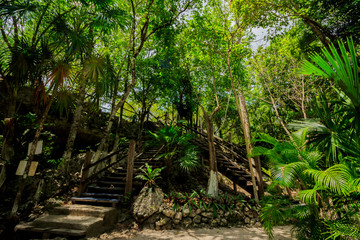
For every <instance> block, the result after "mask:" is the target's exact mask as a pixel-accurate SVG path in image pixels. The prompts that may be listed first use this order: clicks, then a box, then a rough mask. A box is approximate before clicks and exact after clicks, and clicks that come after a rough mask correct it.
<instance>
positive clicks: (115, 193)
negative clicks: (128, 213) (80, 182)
mask: <svg viewBox="0 0 360 240" xmlns="http://www.w3.org/2000/svg"><path fill="white" fill-rule="evenodd" d="M159 154H160V151H159V149H158V148H157V147H152V148H150V149H148V150H146V151H144V152H143V153H141V154H139V155H138V156H137V157H136V158H135V160H134V180H133V193H135V194H136V193H137V192H138V191H140V189H141V187H142V186H143V185H144V182H142V181H141V180H138V179H136V178H135V176H136V175H138V174H141V173H142V172H141V171H140V167H144V165H145V163H148V164H149V165H150V166H152V167H153V168H156V167H160V166H161V165H162V162H160V161H156V156H157V155H159ZM125 184H126V169H125V168H123V167H118V168H115V169H113V171H112V172H109V173H107V174H105V175H104V176H103V177H101V178H100V179H98V180H95V181H94V182H92V183H91V184H90V185H89V186H88V187H87V190H86V191H85V192H84V193H81V194H80V196H79V197H73V198H71V200H72V202H73V203H74V204H76V203H81V204H90V205H103V206H112V207H116V206H117V205H118V204H120V203H121V202H123V200H124V194H125Z"/></svg>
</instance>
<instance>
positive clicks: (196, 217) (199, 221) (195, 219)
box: [193, 215, 201, 223]
mask: <svg viewBox="0 0 360 240" xmlns="http://www.w3.org/2000/svg"><path fill="white" fill-rule="evenodd" d="M193 221H194V223H201V217H200V215H196V216H195V217H194V219H193Z"/></svg>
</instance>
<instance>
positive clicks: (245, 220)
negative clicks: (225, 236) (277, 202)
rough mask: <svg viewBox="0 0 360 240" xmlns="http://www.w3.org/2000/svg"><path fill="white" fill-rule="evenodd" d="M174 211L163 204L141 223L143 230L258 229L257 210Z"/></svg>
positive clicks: (200, 209) (202, 209) (241, 208)
mask: <svg viewBox="0 0 360 240" xmlns="http://www.w3.org/2000/svg"><path fill="white" fill-rule="evenodd" d="M179 209H180V210H178V211H174V210H173V209H172V208H171V207H170V206H169V205H168V204H167V203H163V204H162V205H161V207H160V209H159V211H158V212H157V213H155V214H154V215H152V216H151V217H149V218H148V219H147V220H146V221H144V223H143V227H144V228H150V229H156V230H165V229H182V228H214V227H230V226H257V227H260V226H261V223H260V216H259V214H258V209H256V210H254V209H250V208H248V207H244V206H236V207H234V208H232V209H231V210H230V211H224V210H222V209H217V210H216V211H214V209H213V208H210V209H208V210H206V209H205V208H196V209H192V210H191V211H190V209H189V208H188V207H185V208H184V207H180V208H179Z"/></svg>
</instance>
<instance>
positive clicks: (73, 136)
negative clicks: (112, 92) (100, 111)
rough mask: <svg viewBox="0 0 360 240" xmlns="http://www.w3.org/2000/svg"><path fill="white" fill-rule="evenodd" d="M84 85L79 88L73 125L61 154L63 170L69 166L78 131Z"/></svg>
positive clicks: (82, 106) (83, 97)
mask: <svg viewBox="0 0 360 240" xmlns="http://www.w3.org/2000/svg"><path fill="white" fill-rule="evenodd" d="M86 83H87V82H84V83H82V86H81V87H80V90H79V98H78V100H77V107H76V111H75V116H74V120H73V123H72V124H71V127H70V131H69V136H68V139H67V143H66V147H65V151H64V154H63V159H64V166H65V170H67V167H68V164H69V163H68V162H69V161H70V159H71V154H72V151H73V147H74V143H75V139H76V135H77V131H78V128H79V124H80V120H81V116H82V110H83V108H84V100H85V94H86V91H85V89H86Z"/></svg>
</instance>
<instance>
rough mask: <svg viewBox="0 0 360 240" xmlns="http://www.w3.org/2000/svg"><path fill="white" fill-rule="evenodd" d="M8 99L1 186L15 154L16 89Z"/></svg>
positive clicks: (0, 153) (0, 171) (2, 148)
mask: <svg viewBox="0 0 360 240" xmlns="http://www.w3.org/2000/svg"><path fill="white" fill-rule="evenodd" d="M8 91H9V101H8V103H9V104H8V111H7V117H6V118H5V119H4V122H5V130H4V133H3V139H2V141H3V142H2V146H1V152H0V156H1V160H2V161H5V164H4V165H3V166H2V167H1V168H0V169H1V170H0V188H1V187H2V186H3V184H4V183H5V181H6V165H7V164H8V163H10V161H11V158H12V157H13V156H14V143H13V141H14V124H15V118H14V117H15V112H16V91H13V92H12V93H10V91H11V89H8Z"/></svg>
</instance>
